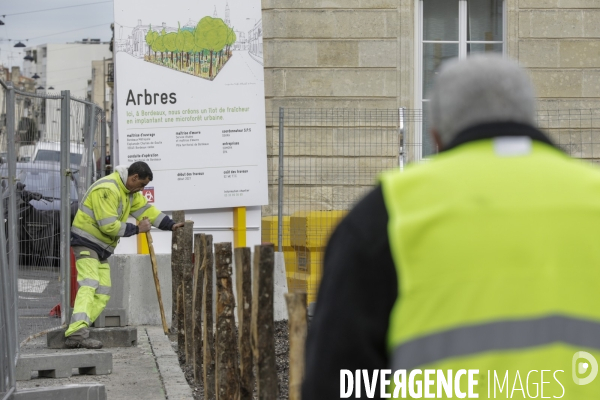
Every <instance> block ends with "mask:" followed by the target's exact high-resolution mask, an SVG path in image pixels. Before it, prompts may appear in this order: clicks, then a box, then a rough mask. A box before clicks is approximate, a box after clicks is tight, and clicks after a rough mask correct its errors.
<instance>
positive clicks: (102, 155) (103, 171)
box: [100, 109, 106, 176]
mask: <svg viewBox="0 0 600 400" xmlns="http://www.w3.org/2000/svg"><path fill="white" fill-rule="evenodd" d="M100 121H101V123H102V125H101V126H100V132H101V133H100V169H101V170H100V176H105V175H106V109H105V110H103V111H102V112H101V113H100Z"/></svg>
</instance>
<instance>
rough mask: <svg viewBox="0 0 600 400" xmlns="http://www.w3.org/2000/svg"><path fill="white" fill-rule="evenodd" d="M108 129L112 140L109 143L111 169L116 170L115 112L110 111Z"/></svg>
mask: <svg viewBox="0 0 600 400" xmlns="http://www.w3.org/2000/svg"><path fill="white" fill-rule="evenodd" d="M108 131H109V136H110V139H109V140H110V142H109V144H108V146H109V152H110V170H111V172H114V170H115V152H114V149H115V139H114V137H113V136H114V128H113V113H112V111H111V113H110V125H108Z"/></svg>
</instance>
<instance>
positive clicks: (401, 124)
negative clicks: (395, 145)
mask: <svg viewBox="0 0 600 400" xmlns="http://www.w3.org/2000/svg"><path fill="white" fill-rule="evenodd" d="M405 110H406V109H405V108H404V107H400V108H399V109H398V122H399V128H400V129H399V131H400V159H399V160H398V161H399V162H398V164H399V165H400V171H403V170H404V162H405V160H404V153H405V152H404V132H405V130H404V111H405Z"/></svg>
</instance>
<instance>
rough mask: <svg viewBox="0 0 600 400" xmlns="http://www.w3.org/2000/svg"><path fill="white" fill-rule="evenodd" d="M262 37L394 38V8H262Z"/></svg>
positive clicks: (396, 17)
mask: <svg viewBox="0 0 600 400" xmlns="http://www.w3.org/2000/svg"><path fill="white" fill-rule="evenodd" d="M263 26H264V37H265V39H270V38H331V39H335V38H340V39H341V38H343V39H347V38H364V37H375V38H395V37H397V34H398V12H397V10H331V9H329V10H327V9H313V10H265V11H263Z"/></svg>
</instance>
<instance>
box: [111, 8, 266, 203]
mask: <svg viewBox="0 0 600 400" xmlns="http://www.w3.org/2000/svg"><path fill="white" fill-rule="evenodd" d="M260 3H261V2H260V0H228V1H226V0H211V1H205V0H169V1H168V2H167V3H165V2H164V1H157V0H115V2H114V5H115V44H114V50H115V53H116V55H115V58H116V61H115V67H116V95H117V102H116V103H117V110H116V112H117V114H118V115H117V119H116V120H117V121H118V135H119V137H118V140H119V142H118V147H119V161H120V163H121V164H131V163H132V162H134V161H145V162H147V163H148V164H149V165H150V167H151V168H152V171H153V172H154V180H153V182H152V183H151V186H152V191H151V192H150V191H148V193H145V195H146V196H152V199H153V202H154V204H156V205H157V207H158V208H160V209H162V210H180V209H184V210H186V209H204V208H222V207H239V206H257V205H263V204H267V203H268V194H267V155H266V132H265V102H264V71H263V52H262V19H261V4H260Z"/></svg>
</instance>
